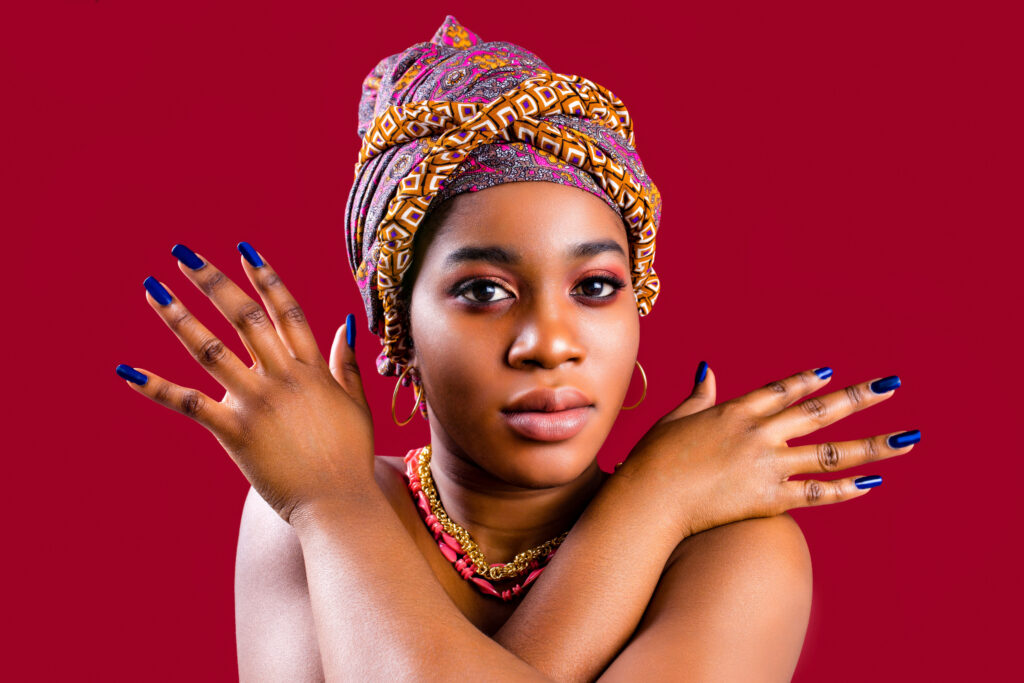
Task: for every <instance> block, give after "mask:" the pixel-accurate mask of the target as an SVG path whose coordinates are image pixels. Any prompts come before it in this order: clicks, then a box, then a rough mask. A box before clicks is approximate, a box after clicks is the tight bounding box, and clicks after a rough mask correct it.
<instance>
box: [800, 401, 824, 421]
mask: <svg viewBox="0 0 1024 683" xmlns="http://www.w3.org/2000/svg"><path fill="white" fill-rule="evenodd" d="M800 409H801V410H802V411H803V412H804V414H806V415H808V416H809V417H811V418H812V419H814V420H816V421H818V422H821V421H823V420H824V419H825V417H826V415H827V414H828V411H827V410H826V409H825V403H824V402H823V401H822V400H821V399H819V398H815V397H811V398H809V399H807V400H805V401H801V402H800Z"/></svg>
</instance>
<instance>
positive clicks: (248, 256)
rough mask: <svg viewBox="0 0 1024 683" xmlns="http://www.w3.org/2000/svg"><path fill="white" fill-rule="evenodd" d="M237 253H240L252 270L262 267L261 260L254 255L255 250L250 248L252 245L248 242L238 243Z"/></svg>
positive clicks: (258, 256) (257, 255)
mask: <svg viewBox="0 0 1024 683" xmlns="http://www.w3.org/2000/svg"><path fill="white" fill-rule="evenodd" d="M238 251H240V252H242V256H244V257H245V260H246V261H248V262H249V265H250V266H252V267H253V268H260V267H261V266H263V259H261V258H260V255H259V254H257V253H256V250H255V249H253V248H252V245H251V244H249V243H248V242H239V243H238Z"/></svg>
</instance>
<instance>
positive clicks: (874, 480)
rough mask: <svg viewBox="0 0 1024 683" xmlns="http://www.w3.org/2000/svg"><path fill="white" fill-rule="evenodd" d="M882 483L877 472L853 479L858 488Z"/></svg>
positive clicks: (873, 486) (869, 487)
mask: <svg viewBox="0 0 1024 683" xmlns="http://www.w3.org/2000/svg"><path fill="white" fill-rule="evenodd" d="M881 483H882V478H881V477H880V476H878V475H877V474H873V475H871V476H868V477H858V478H856V479H854V480H853V484H854V486H856V487H857V488H859V489H873V488H875V487H876V486H878V485H879V484H881Z"/></svg>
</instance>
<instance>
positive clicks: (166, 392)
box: [115, 365, 232, 435]
mask: <svg viewBox="0 0 1024 683" xmlns="http://www.w3.org/2000/svg"><path fill="white" fill-rule="evenodd" d="M115 371H116V372H117V374H118V376H120V377H122V378H123V379H124V380H125V383H126V384H127V385H129V386H130V387H131V388H133V389H134V390H135V391H137V392H139V393H140V394H143V395H145V396H148V397H149V398H151V399H152V400H154V401H156V402H157V403H159V404H160V405H163V406H166V407H167V408H170V409H171V410H173V411H175V412H178V413H181V414H182V415H184V416H185V417H190V418H192V419H193V420H195V421H196V422H198V423H199V424H201V425H203V426H204V427H206V428H207V429H209V430H210V431H212V432H213V433H214V434H218V435H221V434H229V433H231V431H230V430H231V425H232V421H231V411H230V409H228V408H227V407H225V406H224V405H223V404H222V403H220V402H219V401H214V400H213V399H212V398H210V397H209V396H207V395H206V394H204V393H203V392H201V391H199V390H198V389H188V388H186V387H183V386H181V385H178V384H175V383H174V382H169V381H167V380H166V379H164V378H163V377H160V376H159V375H156V374H154V373H152V372H150V371H149V370H146V369H144V368H133V367H131V366H129V365H118V366H117V367H116V368H115Z"/></svg>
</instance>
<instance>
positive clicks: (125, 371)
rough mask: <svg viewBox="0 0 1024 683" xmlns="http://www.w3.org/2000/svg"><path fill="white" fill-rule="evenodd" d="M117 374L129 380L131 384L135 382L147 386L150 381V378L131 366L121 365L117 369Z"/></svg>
mask: <svg viewBox="0 0 1024 683" xmlns="http://www.w3.org/2000/svg"><path fill="white" fill-rule="evenodd" d="M115 369H116V370H117V374H118V375H120V376H121V377H123V378H124V379H126V380H128V381H129V382H135V383H136V384H140V385H141V384H145V383H146V382H148V381H149V377H147V376H146V375H144V374H142V373H141V372H139V371H138V370H136V369H135V368H133V367H132V366H130V365H125V364H123V363H122V364H120V365H118V366H117V368H115Z"/></svg>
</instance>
